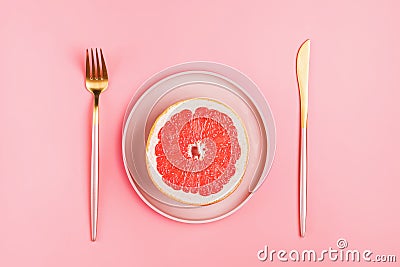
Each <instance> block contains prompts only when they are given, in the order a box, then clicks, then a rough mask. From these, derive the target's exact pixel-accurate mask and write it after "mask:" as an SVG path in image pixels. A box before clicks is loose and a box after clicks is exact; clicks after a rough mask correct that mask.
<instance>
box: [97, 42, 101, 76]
mask: <svg viewBox="0 0 400 267" xmlns="http://www.w3.org/2000/svg"><path fill="white" fill-rule="evenodd" d="M96 79H99V80H100V79H101V74H100V63H99V53H98V52H97V48H96Z"/></svg>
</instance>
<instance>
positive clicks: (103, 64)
mask: <svg viewBox="0 0 400 267" xmlns="http://www.w3.org/2000/svg"><path fill="white" fill-rule="evenodd" d="M100 56H101V77H102V78H103V79H108V74H107V68H106V62H105V61H104V57H103V50H101V48H100Z"/></svg>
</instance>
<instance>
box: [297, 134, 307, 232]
mask: <svg viewBox="0 0 400 267" xmlns="http://www.w3.org/2000/svg"><path fill="white" fill-rule="evenodd" d="M300 140H301V144H300V194H299V196H300V236H301V237H304V235H305V233H306V216H307V127H302V128H301V139H300Z"/></svg>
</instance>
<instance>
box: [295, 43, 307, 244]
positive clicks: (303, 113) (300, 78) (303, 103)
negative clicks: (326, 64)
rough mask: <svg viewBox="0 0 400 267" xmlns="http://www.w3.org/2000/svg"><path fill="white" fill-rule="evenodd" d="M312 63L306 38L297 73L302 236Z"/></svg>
mask: <svg viewBox="0 0 400 267" xmlns="http://www.w3.org/2000/svg"><path fill="white" fill-rule="evenodd" d="M309 65H310V40H306V41H305V42H304V43H303V44H302V45H301V47H300V49H299V52H298V53H297V60H296V74H297V82H298V85H299V92H300V126H301V134H300V140H301V141H300V192H299V197H300V201H299V209H300V210H299V214H300V236H301V237H304V235H305V233H306V216H307V119H308V70H309Z"/></svg>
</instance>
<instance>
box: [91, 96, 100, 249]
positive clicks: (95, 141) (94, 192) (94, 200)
mask: <svg viewBox="0 0 400 267" xmlns="http://www.w3.org/2000/svg"><path fill="white" fill-rule="evenodd" d="M99 98H100V94H97V93H94V105H93V125H92V159H91V177H90V224H91V240H92V241H96V237H97V213H98V203H99Z"/></svg>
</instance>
